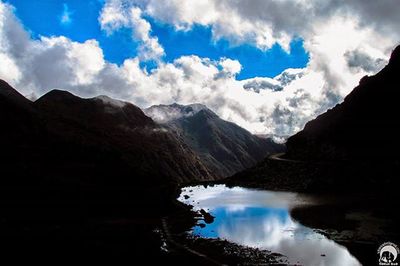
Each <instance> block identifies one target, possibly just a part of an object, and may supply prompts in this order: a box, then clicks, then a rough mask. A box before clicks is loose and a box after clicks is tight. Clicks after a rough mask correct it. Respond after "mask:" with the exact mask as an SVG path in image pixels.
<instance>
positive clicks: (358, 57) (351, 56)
mask: <svg viewBox="0 0 400 266" xmlns="http://www.w3.org/2000/svg"><path fill="white" fill-rule="evenodd" d="M344 56H345V57H346V59H347V65H348V66H349V67H350V68H352V69H355V70H356V71H357V70H358V69H362V70H364V71H366V72H377V71H378V70H379V69H382V67H383V66H385V65H386V64H387V60H385V59H383V58H372V57H371V56H370V55H368V54H367V53H365V52H363V51H360V50H353V51H347V52H346V53H345V54H344Z"/></svg>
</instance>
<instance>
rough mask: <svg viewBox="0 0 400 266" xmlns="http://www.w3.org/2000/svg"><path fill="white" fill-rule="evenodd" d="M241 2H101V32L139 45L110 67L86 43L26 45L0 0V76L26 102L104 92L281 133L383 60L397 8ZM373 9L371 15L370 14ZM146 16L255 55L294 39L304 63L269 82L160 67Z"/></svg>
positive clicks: (234, 67) (233, 67)
mask: <svg viewBox="0 0 400 266" xmlns="http://www.w3.org/2000/svg"><path fill="white" fill-rule="evenodd" d="M333 2H335V3H336V4H337V5H333ZM350 2H351V3H350ZM361 2H362V3H365V5H362V3H361ZM249 3H250V2H248V1H225V0H220V1H213V0H204V1H194V0H193V1H192V0H187V1H183V2H182V1H174V0H170V1H152V0H148V1H144V0H140V1H139V0H132V1H123V0H110V1H106V2H105V5H104V8H103V9H102V12H101V14H100V16H99V23H100V26H101V27H102V29H103V30H104V31H106V32H108V33H109V34H112V32H113V31H115V30H118V29H120V28H122V27H128V28H131V29H132V36H133V38H135V39H136V40H139V41H140V42H141V45H140V48H139V51H138V56H137V57H135V58H128V59H126V60H125V61H124V62H123V63H122V64H121V65H120V66H118V65H116V64H112V63H110V62H107V61H106V60H105V59H104V56H103V51H102V49H101V48H100V47H99V44H98V42H97V41H96V40H87V41H85V42H74V41H72V40H70V39H68V38H66V37H62V36H60V37H41V38H40V39H38V40H33V39H31V37H30V35H29V33H28V32H27V31H26V30H25V29H24V28H23V26H22V24H21V23H20V22H19V21H18V19H17V18H16V17H15V15H14V13H13V8H12V6H10V5H8V4H4V3H2V2H1V1H0V60H1V62H2V64H0V77H1V78H4V79H6V80H7V81H9V82H11V84H12V85H14V86H15V87H16V88H18V89H20V90H21V92H22V93H24V94H25V95H28V94H29V95H32V93H34V94H35V95H36V97H38V96H41V95H42V94H44V93H46V92H47V91H49V90H51V89H54V88H58V89H65V90H69V91H71V92H73V93H75V94H77V95H80V96H83V97H93V96H96V95H108V96H110V97H113V98H117V99H123V100H125V101H130V102H133V103H134V104H137V105H139V106H140V107H148V106H150V105H154V104H171V103H174V102H178V103H181V104H191V103H202V104H205V105H207V106H208V107H209V108H210V109H211V110H213V111H214V112H216V113H217V114H218V115H220V116H221V117H222V118H224V119H226V120H229V121H233V122H235V123H237V124H239V125H240V126H242V127H244V128H246V129H248V130H250V131H251V132H254V133H264V134H273V135H279V136H288V135H291V134H293V133H294V132H296V131H298V130H300V129H302V127H303V126H304V124H305V123H306V122H307V121H308V120H310V119H312V118H313V117H315V116H316V115H317V114H319V113H321V112H324V111H325V110H326V109H327V108H330V107H332V106H333V105H335V104H336V103H338V102H339V101H340V100H341V99H342V98H343V97H344V96H345V95H346V94H347V93H349V91H350V90H351V89H352V88H353V87H354V86H355V85H356V84H357V83H358V80H359V79H360V78H361V77H362V76H364V75H366V74H373V73H374V72H376V71H377V70H378V69H379V67H380V65H379V66H378V65H377V63H379V64H380V62H386V61H387V59H388V55H389V54H390V51H391V49H393V48H394V46H395V44H396V42H398V40H399V38H398V37H399V35H398V34H399V33H398V32H397V30H395V29H396V28H397V26H396V25H399V23H397V24H396V23H395V22H398V20H399V18H398V17H397V14H398V12H394V11H393V10H398V9H399V8H400V7H399V5H397V4H396V3H394V2H393V1H389V0H382V1H374V3H375V4H374V3H373V2H372V1H369V0H367V1H361V0H360V1H337V0H336V1H333V0H332V1H329V0H326V1H324V2H321V1H318V3H317V2H316V1H304V0H294V1H288V0H280V1H261V0H260V1H259V0H254V1H251V4H249ZM361 6H362V7H361ZM386 6H391V7H392V8H393V10H390V12H389V13H388V14H387V16H388V17H389V18H390V17H392V18H391V19H389V18H382V17H379V14H382V16H383V14H384V11H386V9H388V8H387V7H386ZM374 8H375V9H376V10H377V14H373V13H372V10H373V9H374ZM398 11H400V10H398ZM350 15H351V16H350ZM395 15H396V17H395ZM146 16H152V17H153V18H154V19H156V20H159V21H161V22H163V23H169V24H172V25H174V26H175V28H176V29H177V30H190V28H191V27H192V26H193V25H195V24H198V25H204V26H209V27H211V29H212V32H213V38H214V39H218V38H226V39H228V40H229V41H230V43H231V44H232V45H235V44H239V43H242V42H246V43H251V44H252V45H254V46H256V47H258V48H260V49H263V50H266V49H268V48H269V47H271V46H272V45H273V44H274V43H279V44H281V45H282V46H283V47H286V49H287V51H288V52H290V51H289V48H288V47H289V43H290V40H291V39H292V38H294V37H301V38H303V39H304V46H305V48H306V50H307V51H308V52H309V54H310V62H309V64H308V65H307V66H306V67H305V68H304V69H288V70H286V71H284V72H283V73H282V74H280V75H278V76H277V77H271V78H266V77H254V78H252V79H247V80H238V79H237V77H236V76H237V74H238V73H240V71H241V68H242V67H241V65H240V62H238V61H236V60H233V59H229V58H220V59H217V60H210V59H208V58H201V57H198V56H196V55H187V56H182V57H180V58H177V59H176V60H174V61H173V62H170V63H167V62H163V61H162V60H161V59H160V58H161V57H162V55H163V54H164V50H163V49H162V47H161V45H160V44H159V43H158V40H157V38H156V37H155V36H152V35H151V25H150V24H149V22H148V21H146V20H145V19H144V18H145V17H146ZM367 19H369V20H370V21H368V20H367ZM379 29H382V32H381V31H379ZM377 40H379V41H377ZM150 59H151V60H154V59H155V60H157V62H158V63H157V66H156V68H155V69H153V70H152V71H151V72H147V71H146V70H145V69H143V68H141V67H140V63H141V61H143V60H150ZM382 60H384V61H382ZM374 66H375V67H374ZM32 97H33V96H32Z"/></svg>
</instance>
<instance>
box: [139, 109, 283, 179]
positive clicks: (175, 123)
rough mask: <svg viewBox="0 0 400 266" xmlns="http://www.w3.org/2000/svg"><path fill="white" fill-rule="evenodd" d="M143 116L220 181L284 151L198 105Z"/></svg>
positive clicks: (148, 113) (161, 110) (158, 110)
mask: <svg viewBox="0 0 400 266" xmlns="http://www.w3.org/2000/svg"><path fill="white" fill-rule="evenodd" d="M144 112H145V113H146V114H147V115H148V116H150V117H152V118H153V119H154V120H155V121H156V122H158V123H160V124H162V125H164V126H166V127H167V128H168V129H170V130H172V131H174V132H176V134H177V135H179V136H180V137H181V138H182V139H184V141H185V143H186V144H187V145H188V146H190V147H191V148H192V149H193V150H194V151H195V152H196V153H197V154H198V155H199V157H200V158H201V160H202V162H203V163H204V164H205V165H206V166H207V167H208V169H210V171H211V172H212V173H214V174H215V175H217V176H219V177H227V176H230V175H232V174H234V173H236V172H238V171H241V170H243V169H246V168H249V167H252V166H254V165H255V164H256V163H257V162H259V161H260V160H262V159H264V158H265V157H266V156H268V155H270V154H272V153H277V152H281V151H283V150H284V146H283V145H280V144H276V143H275V142H274V141H272V139H270V138H262V137H258V136H256V135H253V134H251V133H250V132H248V131H247V130H245V129H243V128H241V127H239V126H238V125H236V124H234V123H231V122H228V121H225V120H223V119H221V118H220V117H218V115H216V114H215V113H214V112H213V111H211V110H210V109H208V108H207V107H206V106H204V105H201V104H190V105H179V104H171V105H154V106H151V107H149V108H147V109H145V110H144Z"/></svg>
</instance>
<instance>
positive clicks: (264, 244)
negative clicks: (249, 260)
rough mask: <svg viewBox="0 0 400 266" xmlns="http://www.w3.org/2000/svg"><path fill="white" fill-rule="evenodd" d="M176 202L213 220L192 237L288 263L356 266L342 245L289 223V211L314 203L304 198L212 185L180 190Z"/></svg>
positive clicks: (193, 231)
mask: <svg viewBox="0 0 400 266" xmlns="http://www.w3.org/2000/svg"><path fill="white" fill-rule="evenodd" d="M178 200H179V201H181V202H183V203H185V204H189V205H193V206H194V209H195V210H200V209H204V210H205V211H207V212H209V213H211V215H213V216H214V217H215V219H214V221H213V222H212V223H210V224H205V226H204V227H200V226H195V227H194V228H193V229H192V232H191V233H192V234H194V235H196V236H199V237H204V238H221V239H225V240H228V241H230V242H233V243H236V244H241V245H245V246H249V247H255V248H260V249H265V250H269V251H272V252H277V253H280V254H283V255H285V256H286V257H287V258H288V260H289V262H290V263H293V264H301V265H326V266H327V265H342V266H345V265H360V263H359V262H358V261H357V259H356V258H355V257H353V256H352V255H351V254H350V253H349V251H348V250H347V249H346V248H345V247H344V246H341V245H339V244H337V243H335V242H334V241H332V240H329V239H327V238H326V237H325V236H323V235H321V234H319V233H317V232H315V231H314V230H313V229H312V228H309V227H305V226H303V225H301V224H300V223H298V222H297V221H295V220H293V219H292V217H291V216H290V210H291V209H292V208H294V207H297V206H299V205H308V204H313V199H312V198H310V197H307V196H305V195H299V194H296V193H288V192H274V191H266V190H255V189H246V188H240V187H234V188H227V187H225V186H224V185H216V186H212V187H211V186H208V187H204V186H193V187H185V188H183V189H182V193H181V195H180V197H179V198H178Z"/></svg>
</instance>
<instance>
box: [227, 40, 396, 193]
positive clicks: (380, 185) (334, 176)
mask: <svg viewBox="0 0 400 266" xmlns="http://www.w3.org/2000/svg"><path fill="white" fill-rule="evenodd" d="M399 74H400V46H399V47H397V48H396V49H395V50H394V51H393V53H392V56H391V58H390V61H389V64H388V65H387V66H386V67H385V68H384V69H382V70H381V71H380V72H379V73H377V74H376V75H374V76H370V77H369V76H366V77H364V78H362V79H361V81H360V84H359V85H358V86H357V87H356V88H355V89H354V90H353V91H352V92H351V93H350V94H349V95H348V96H347V97H346V98H345V99H344V101H343V102H342V103H341V104H338V105H337V106H335V107H334V108H333V109H331V110H328V111H327V112H326V113H324V114H322V115H320V116H318V117H317V118H316V119H314V120H312V121H310V122H309V123H307V124H306V126H305V127H304V129H303V130H302V131H300V132H299V133H297V134H296V135H294V136H292V137H290V138H289V139H288V141H287V143H286V145H287V153H286V154H285V155H284V156H283V158H279V157H278V158H277V157H274V158H268V159H266V160H265V161H264V162H262V163H260V164H258V165H257V166H256V167H254V168H252V169H248V170H245V171H243V172H242V173H239V174H237V175H236V176H234V177H233V178H232V179H231V180H230V182H232V183H236V184H237V183H240V184H245V185H248V186H258V187H259V186H263V187H267V188H273V189H286V190H300V191H304V190H308V191H310V190H311V191H318V192H321V191H326V190H332V191H353V192H354V191H366V190H370V191H375V192H382V193H387V192H388V191H391V190H396V189H397V188H398V185H399V178H398V176H399V173H400V171H399V170H400V169H399V167H400V158H399V149H400V145H399V144H400V143H399V139H400V138H399V136H400V134H399V133H400V120H399V118H398V117H399V114H400V112H399V109H398V103H397V102H398V99H399V94H400V92H399V85H398V84H399Z"/></svg>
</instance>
